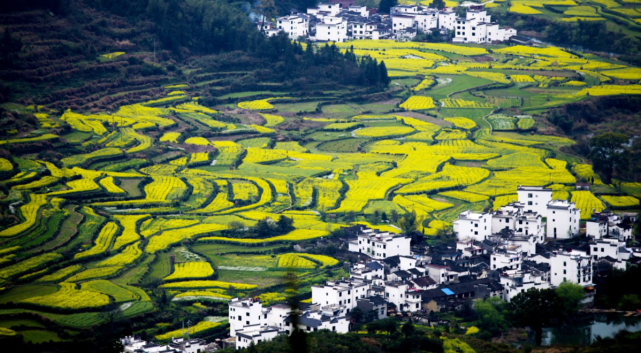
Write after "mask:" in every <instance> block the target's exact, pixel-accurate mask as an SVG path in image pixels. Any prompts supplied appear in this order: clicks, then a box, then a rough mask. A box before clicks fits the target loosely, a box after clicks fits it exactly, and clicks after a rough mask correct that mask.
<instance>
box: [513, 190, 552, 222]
mask: <svg viewBox="0 0 641 353" xmlns="http://www.w3.org/2000/svg"><path fill="white" fill-rule="evenodd" d="M516 194H517V195H518V199H519V200H518V201H519V203H522V204H523V205H524V208H523V210H524V211H526V212H536V213H538V214H540V215H541V216H543V217H547V204H548V203H549V202H550V201H552V189H547V188H544V187H540V186H519V187H517V188H516Z"/></svg>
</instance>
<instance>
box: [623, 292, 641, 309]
mask: <svg viewBox="0 0 641 353" xmlns="http://www.w3.org/2000/svg"><path fill="white" fill-rule="evenodd" d="M618 306H619V309H621V310H638V309H639V308H641V299H640V298H639V296H638V295H636V294H625V295H624V296H623V297H621V300H620V301H619V305H618Z"/></svg>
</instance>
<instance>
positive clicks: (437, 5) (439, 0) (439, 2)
mask: <svg viewBox="0 0 641 353" xmlns="http://www.w3.org/2000/svg"><path fill="white" fill-rule="evenodd" d="M429 7H430V8H432V9H442V8H444V7H445V1H443V0H433V1H432V2H431V3H430V6H429Z"/></svg>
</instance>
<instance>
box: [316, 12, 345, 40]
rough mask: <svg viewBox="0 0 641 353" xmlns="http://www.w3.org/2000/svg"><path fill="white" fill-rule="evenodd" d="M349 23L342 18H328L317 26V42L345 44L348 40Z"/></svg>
mask: <svg viewBox="0 0 641 353" xmlns="http://www.w3.org/2000/svg"><path fill="white" fill-rule="evenodd" d="M347 26H348V24H347V21H345V20H343V18H341V17H326V18H324V19H323V22H319V23H317V24H316V36H315V37H314V39H315V40H317V41H322V42H330V41H331V42H344V41H346V40H347V39H348V38H347Z"/></svg>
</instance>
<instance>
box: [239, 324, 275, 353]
mask: <svg viewBox="0 0 641 353" xmlns="http://www.w3.org/2000/svg"><path fill="white" fill-rule="evenodd" d="M286 333H287V332H286V331H283V330H279V329H278V328H276V327H270V326H262V325H251V326H245V327H244V328H242V329H240V330H237V331H236V349H244V348H247V347H249V346H250V345H251V344H252V343H253V344H258V343H261V342H268V341H271V340H273V339H274V338H276V336H278V335H279V334H286Z"/></svg>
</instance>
